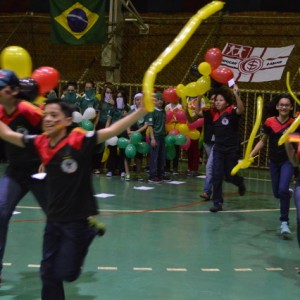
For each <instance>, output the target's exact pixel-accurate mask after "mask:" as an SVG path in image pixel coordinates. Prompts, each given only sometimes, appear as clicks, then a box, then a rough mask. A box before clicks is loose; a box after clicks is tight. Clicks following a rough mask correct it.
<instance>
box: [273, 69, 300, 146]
mask: <svg viewBox="0 0 300 300" xmlns="http://www.w3.org/2000/svg"><path fill="white" fill-rule="evenodd" d="M299 72H300V69H299ZM286 86H287V89H288V91H289V93H290V95H291V96H292V97H293V99H294V100H295V101H296V102H297V103H298V104H300V100H299V99H298V98H297V96H296V95H295V94H294V92H293V91H292V89H291V85H290V72H287V74H286ZM299 124H300V115H299V116H298V117H297V118H296V119H295V121H294V122H293V123H292V125H291V126H290V127H289V128H288V129H287V130H286V131H285V132H284V134H283V135H282V136H281V137H280V139H279V141H278V145H279V146H281V145H282V144H284V143H285V142H287V141H288V138H289V134H290V133H293V132H294V131H295V130H296V129H297V128H298V127H299Z"/></svg>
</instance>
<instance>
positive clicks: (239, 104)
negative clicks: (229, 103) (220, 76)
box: [233, 84, 245, 115]
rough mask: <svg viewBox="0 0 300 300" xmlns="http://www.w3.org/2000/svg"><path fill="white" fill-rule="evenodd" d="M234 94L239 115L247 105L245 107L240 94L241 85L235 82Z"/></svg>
mask: <svg viewBox="0 0 300 300" xmlns="http://www.w3.org/2000/svg"><path fill="white" fill-rule="evenodd" d="M233 95H234V97H235V101H236V107H237V111H236V112H237V114H238V115H242V114H243V113H244V111H245V107H244V103H243V101H242V100H241V98H240V94H239V87H238V86H237V84H234V86H233Z"/></svg>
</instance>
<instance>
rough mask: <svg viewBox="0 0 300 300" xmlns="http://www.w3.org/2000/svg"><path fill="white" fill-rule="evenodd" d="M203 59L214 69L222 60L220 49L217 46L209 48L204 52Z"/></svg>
mask: <svg viewBox="0 0 300 300" xmlns="http://www.w3.org/2000/svg"><path fill="white" fill-rule="evenodd" d="M204 59H205V61H206V62H208V63H209V64H210V65H211V68H212V69H216V68H217V67H218V66H219V65H220V64H221V62H222V59H223V54H222V51H221V50H220V49H218V48H211V49H209V50H208V51H207V52H206V53H205V56H204Z"/></svg>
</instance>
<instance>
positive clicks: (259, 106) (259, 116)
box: [231, 96, 264, 176]
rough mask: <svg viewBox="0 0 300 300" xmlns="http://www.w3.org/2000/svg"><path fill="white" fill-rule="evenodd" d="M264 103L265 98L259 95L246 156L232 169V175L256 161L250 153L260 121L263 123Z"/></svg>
mask: <svg viewBox="0 0 300 300" xmlns="http://www.w3.org/2000/svg"><path fill="white" fill-rule="evenodd" d="M263 103H264V101H263V98H262V97H261V96H259V97H258V98H257V108H256V120H255V124H254V127H253V129H252V132H251V134H250V137H249V140H248V144H247V147H246V151H245V157H244V159H243V160H241V161H240V162H239V163H238V164H237V165H236V166H235V167H234V168H233V169H232V170H231V175H232V176H233V175H235V174H236V173H237V172H238V171H239V169H246V168H249V166H250V165H251V164H252V163H253V162H254V159H255V157H250V153H251V151H252V148H253V143H254V139H255V137H256V133H257V131H258V129H259V126H260V123H261V119H262V112H263Z"/></svg>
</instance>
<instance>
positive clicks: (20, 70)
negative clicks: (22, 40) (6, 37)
mask: <svg viewBox="0 0 300 300" xmlns="http://www.w3.org/2000/svg"><path fill="white" fill-rule="evenodd" d="M0 61H1V63H0V64H1V68H2V69H7V70H12V71H14V72H15V73H16V74H17V76H18V77H19V78H25V77H30V75H31V72H32V62H31V57H30V55H29V53H28V52H27V51H26V50H25V49H24V48H22V47H19V46H9V47H6V48H4V49H3V50H2V52H1V58H0Z"/></svg>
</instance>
